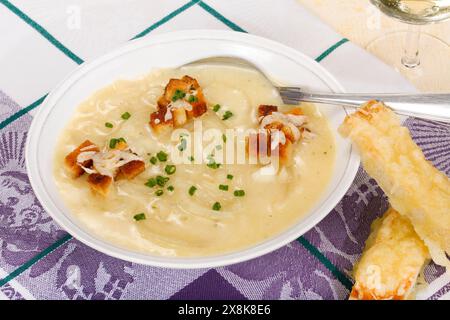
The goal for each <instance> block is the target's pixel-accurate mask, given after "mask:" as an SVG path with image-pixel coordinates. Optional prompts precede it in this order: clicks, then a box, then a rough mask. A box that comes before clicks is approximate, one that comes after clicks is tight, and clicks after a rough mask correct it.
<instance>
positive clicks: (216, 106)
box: [213, 104, 220, 112]
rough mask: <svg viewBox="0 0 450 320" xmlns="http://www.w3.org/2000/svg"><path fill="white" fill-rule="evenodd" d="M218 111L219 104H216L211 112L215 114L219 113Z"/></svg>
mask: <svg viewBox="0 0 450 320" xmlns="http://www.w3.org/2000/svg"><path fill="white" fill-rule="evenodd" d="M219 110H220V104H216V105H215V106H214V107H213V111H214V112H217V111H219Z"/></svg>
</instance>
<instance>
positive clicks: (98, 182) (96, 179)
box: [88, 173, 113, 197]
mask: <svg viewBox="0 0 450 320" xmlns="http://www.w3.org/2000/svg"><path fill="white" fill-rule="evenodd" d="M112 181H113V179H112V178H111V177H109V176H104V175H102V174H99V173H93V174H90V175H89V177H88V183H89V186H90V187H91V190H92V191H93V192H96V193H98V194H100V195H102V196H104V197H106V196H107V195H108V192H109V187H110V186H111V184H112Z"/></svg>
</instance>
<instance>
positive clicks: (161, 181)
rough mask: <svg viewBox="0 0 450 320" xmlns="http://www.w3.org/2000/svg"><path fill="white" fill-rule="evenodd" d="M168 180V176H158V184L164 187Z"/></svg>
mask: <svg viewBox="0 0 450 320" xmlns="http://www.w3.org/2000/svg"><path fill="white" fill-rule="evenodd" d="M167 181H169V178H168V177H163V176H156V184H157V185H158V186H160V187H164V185H165V184H166V183H167Z"/></svg>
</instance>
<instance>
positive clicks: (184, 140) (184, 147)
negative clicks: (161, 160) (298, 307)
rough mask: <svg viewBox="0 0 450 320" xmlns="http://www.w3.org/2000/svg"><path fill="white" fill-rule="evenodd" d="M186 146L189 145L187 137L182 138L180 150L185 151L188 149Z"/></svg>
mask: <svg viewBox="0 0 450 320" xmlns="http://www.w3.org/2000/svg"><path fill="white" fill-rule="evenodd" d="M186 147H187V141H186V139H181V142H180V144H179V145H178V150H180V151H184V150H186Z"/></svg>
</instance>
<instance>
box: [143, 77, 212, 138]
mask: <svg viewBox="0 0 450 320" xmlns="http://www.w3.org/2000/svg"><path fill="white" fill-rule="evenodd" d="M180 100H181V101H183V103H185V104H186V105H187V107H176V108H175V107H172V104H173V103H175V102H176V101H180ZM189 105H190V106H189ZM206 110H207V106H206V100H205V97H204V95H203V91H202V89H201V87H200V85H199V84H198V82H197V80H195V79H194V78H191V77H189V76H184V77H183V78H181V79H170V81H169V82H168V84H167V85H166V88H165V90H164V93H163V95H162V96H161V97H160V98H159V99H158V109H157V111H155V112H153V113H152V114H151V115H150V126H151V127H152V129H153V130H154V131H155V132H156V133H158V134H161V133H164V132H165V131H167V130H168V129H171V128H173V127H180V126H182V125H184V124H185V123H186V122H187V121H188V120H189V119H192V118H197V117H199V116H201V115H202V114H204V113H205V112H206Z"/></svg>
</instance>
